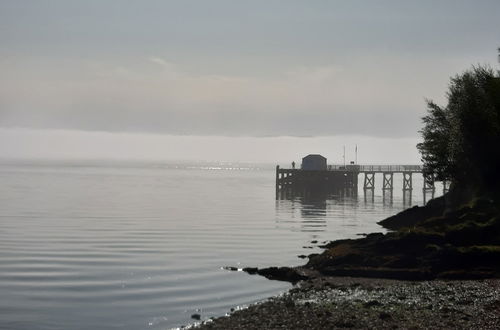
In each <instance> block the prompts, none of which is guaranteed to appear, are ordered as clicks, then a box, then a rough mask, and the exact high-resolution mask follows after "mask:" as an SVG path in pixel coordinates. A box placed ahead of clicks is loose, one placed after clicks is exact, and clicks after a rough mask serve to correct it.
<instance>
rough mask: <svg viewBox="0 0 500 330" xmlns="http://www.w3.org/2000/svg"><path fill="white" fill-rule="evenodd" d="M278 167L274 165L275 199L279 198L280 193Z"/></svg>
mask: <svg viewBox="0 0 500 330" xmlns="http://www.w3.org/2000/svg"><path fill="white" fill-rule="evenodd" d="M279 173H280V166H279V165H276V199H278V197H279V192H280V179H279V178H280V174H279Z"/></svg>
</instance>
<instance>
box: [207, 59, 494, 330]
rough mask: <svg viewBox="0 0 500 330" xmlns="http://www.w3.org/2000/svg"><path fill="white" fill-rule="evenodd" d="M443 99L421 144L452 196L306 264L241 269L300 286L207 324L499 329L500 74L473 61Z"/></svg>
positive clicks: (431, 109)
mask: <svg viewBox="0 0 500 330" xmlns="http://www.w3.org/2000/svg"><path fill="white" fill-rule="evenodd" d="M446 96H447V99H448V104H447V105H446V106H444V107H443V106H439V105H437V104H435V103H434V102H432V101H430V100H428V101H427V111H428V112H427V115H426V116H424V117H423V118H422V121H423V123H424V126H423V128H422V130H421V131H420V133H421V135H422V142H421V143H419V144H418V145H417V149H418V150H419V151H420V153H421V155H422V161H423V164H424V166H423V172H424V174H428V175H432V177H434V179H436V180H441V181H449V182H451V185H450V191H449V192H448V193H447V194H445V195H444V196H442V197H439V198H436V199H434V200H432V201H429V203H428V204H427V205H425V206H422V207H418V206H416V207H413V208H410V209H407V210H405V211H403V212H400V213H399V214H396V215H395V216H392V217H389V218H387V219H385V220H383V221H381V222H379V224H380V225H382V226H383V227H385V228H388V229H390V230H391V231H390V232H388V233H386V234H382V233H372V234H369V235H367V236H366V237H364V238H359V239H344V240H338V241H333V242H330V243H328V244H326V245H324V246H322V248H324V249H325V250H324V251H323V252H322V253H320V254H311V255H309V256H308V259H309V261H308V262H307V263H306V264H305V265H303V266H299V267H270V268H263V269H257V268H245V269H243V270H244V271H246V272H247V273H249V274H259V275H262V276H265V277H266V278H269V279H272V280H282V281H289V282H292V283H294V284H295V283H299V285H298V286H297V287H296V288H295V289H292V290H291V291H290V292H289V293H287V294H285V295H284V296H281V297H277V298H274V299H271V300H269V301H267V302H264V303H262V304H258V305H254V306H251V307H250V308H248V309H247V310H244V311H238V312H235V313H233V314H232V315H231V316H230V317H225V318H218V319H215V320H212V321H211V322H208V323H206V324H204V325H202V326H201V328H212V329H234V328H240V329H306V328H307V329H338V328H467V329H468V328H480V329H499V328H500V279H499V278H500V189H499V187H500V172H499V169H500V148H498V145H500V72H499V73H495V72H494V71H493V70H492V69H491V68H489V67H482V66H477V67H473V68H472V69H471V70H468V71H465V72H464V73H462V74H460V75H457V76H455V77H453V78H452V79H451V81H450V85H449V90H448V92H447V94H446ZM434 179H433V180H434Z"/></svg>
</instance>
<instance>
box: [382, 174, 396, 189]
mask: <svg viewBox="0 0 500 330" xmlns="http://www.w3.org/2000/svg"><path fill="white" fill-rule="evenodd" d="M383 176H384V182H383V186H382V190H384V191H385V190H392V189H393V185H392V183H393V181H394V180H393V179H394V173H393V172H384V173H383Z"/></svg>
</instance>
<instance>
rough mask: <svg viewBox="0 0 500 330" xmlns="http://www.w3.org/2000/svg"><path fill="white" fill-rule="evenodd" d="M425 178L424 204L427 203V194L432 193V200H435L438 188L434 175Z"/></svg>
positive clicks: (427, 175) (423, 189) (425, 175)
mask: <svg viewBox="0 0 500 330" xmlns="http://www.w3.org/2000/svg"><path fill="white" fill-rule="evenodd" d="M423 176H424V187H423V188H422V192H423V194H424V204H426V203H427V192H430V193H431V199H432V198H434V192H435V191H436V186H435V185H434V182H435V177H434V174H432V173H431V174H425V173H424V174H423Z"/></svg>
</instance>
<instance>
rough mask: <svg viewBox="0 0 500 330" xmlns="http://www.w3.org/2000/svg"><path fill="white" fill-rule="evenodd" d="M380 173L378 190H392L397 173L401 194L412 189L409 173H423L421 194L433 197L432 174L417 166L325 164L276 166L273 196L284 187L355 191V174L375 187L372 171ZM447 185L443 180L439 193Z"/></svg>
mask: <svg viewBox="0 0 500 330" xmlns="http://www.w3.org/2000/svg"><path fill="white" fill-rule="evenodd" d="M377 173H380V174H382V179H383V180H382V190H383V192H384V194H385V193H386V192H388V193H391V195H392V191H393V189H394V175H395V174H401V177H402V180H403V196H405V195H406V193H407V192H409V193H410V196H411V191H412V190H413V180H412V176H413V175H414V174H422V175H423V176H424V186H423V193H424V198H425V195H426V194H427V193H429V192H430V193H431V194H432V197H433V196H434V192H435V190H436V188H435V181H436V180H435V177H434V175H432V174H424V173H423V168H422V166H421V165H353V164H351V165H328V166H327V167H326V170H325V169H323V170H303V169H294V168H291V169H285V168H280V167H279V166H276V196H278V195H279V194H280V192H283V191H286V190H293V191H299V192H300V191H304V190H307V191H313V192H316V191H318V192H329V193H342V194H345V195H350V196H357V194H358V176H359V175H360V174H362V175H364V178H363V179H364V180H363V190H364V191H365V193H366V192H367V191H371V192H372V193H373V191H374V190H375V174H377ZM446 189H447V184H446V183H445V182H443V190H444V191H443V192H446ZM410 198H411V197H410Z"/></svg>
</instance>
